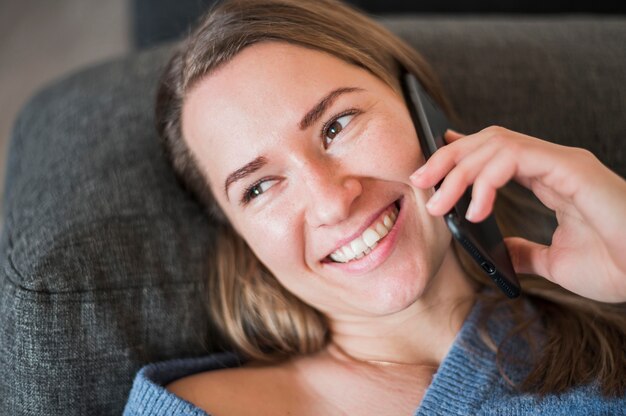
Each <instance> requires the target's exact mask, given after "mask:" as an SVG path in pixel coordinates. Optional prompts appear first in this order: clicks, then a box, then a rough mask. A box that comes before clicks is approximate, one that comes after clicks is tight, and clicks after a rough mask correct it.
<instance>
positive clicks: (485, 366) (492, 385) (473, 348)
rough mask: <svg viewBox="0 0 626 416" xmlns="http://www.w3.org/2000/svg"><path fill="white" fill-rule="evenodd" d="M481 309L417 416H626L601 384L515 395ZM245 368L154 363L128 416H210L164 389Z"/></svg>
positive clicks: (501, 323) (501, 315)
mask: <svg viewBox="0 0 626 416" xmlns="http://www.w3.org/2000/svg"><path fill="white" fill-rule="evenodd" d="M481 309H482V308H481V305H480V304H476V305H474V307H473V308H472V311H471V312H470V314H469V316H468V318H467V319H466V321H465V323H464V324H463V327H462V328H461V330H460V331H459V333H458V334H457V337H456V339H455V341H454V343H453V345H452V348H451V349H450V351H449V352H448V354H447V356H446V358H445V359H444V360H443V362H442V363H441V365H440V366H439V369H438V370H437V373H436V374H435V376H434V377H433V380H432V383H431V385H430V386H429V387H428V389H427V390H426V393H425V395H424V397H423V400H422V403H421V405H420V406H419V408H418V409H416V410H415V412H414V414H415V415H568V416H572V415H626V397H621V398H618V399H605V398H603V397H602V396H601V395H600V394H599V391H598V388H597V385H595V384H592V385H587V386H580V387H577V388H575V389H572V390H570V391H569V392H567V393H565V394H561V395H549V396H547V397H544V398H543V399H541V400H539V399H537V398H536V397H534V396H532V395H527V394H521V393H519V392H517V391H515V389H513V388H512V387H511V386H510V385H509V384H508V383H507V382H506V381H505V380H504V379H503V378H502V376H501V375H500V373H499V372H498V369H497V367H496V357H495V354H494V352H492V351H491V350H490V349H489V348H487V346H486V345H485V344H484V342H483V341H482V340H481V339H480V336H479V332H478V329H477V321H478V320H479V317H480V312H481ZM505 309H506V310H500V311H498V312H497V313H495V314H493V315H492V318H491V320H490V321H489V324H488V331H489V333H490V335H491V336H492V338H493V339H494V341H495V342H496V343H497V342H498V341H499V340H501V339H503V337H504V336H505V335H506V333H507V332H508V331H509V330H510V328H511V327H512V325H513V322H512V319H511V314H510V311H508V308H505ZM509 345H510V348H507V351H511V352H515V353H516V354H517V356H519V357H524V354H525V352H527V351H528V346H527V345H525V343H524V342H523V341H522V340H521V339H514V341H513V343H512V344H509ZM241 363H242V362H241V360H240V359H239V358H238V357H237V356H236V355H235V354H232V353H220V354H214V355H210V356H207V357H202V358H191V359H178V360H172V361H167V362H162V363H155V364H150V365H148V366H146V367H144V368H143V369H141V371H139V373H138V374H137V376H136V377H135V381H134V384H133V387H132V390H131V392H130V397H129V400H128V403H127V404H126V409H125V411H124V415H125V416H135V415H155V416H156V415H186V416H207V413H206V412H204V411H203V410H201V409H199V408H197V407H196V406H194V405H192V404H191V403H189V402H187V401H185V400H182V399H180V398H179V397H177V396H176V395H174V394H172V393H170V392H168V391H167V390H166V389H165V388H164V387H163V386H165V385H167V384H168V383H170V382H172V381H173V380H176V379H178V378H181V377H184V376H187V375H190V374H194V373H198V372H203V371H210V370H216V369H221V368H228V367H235V366H239V365H241ZM525 369H526V367H523V366H520V367H517V368H516V367H514V366H508V367H506V373H507V376H509V377H510V378H511V379H513V380H515V381H519V380H521V378H522V377H523V375H524V371H525ZM207 394H210V392H207Z"/></svg>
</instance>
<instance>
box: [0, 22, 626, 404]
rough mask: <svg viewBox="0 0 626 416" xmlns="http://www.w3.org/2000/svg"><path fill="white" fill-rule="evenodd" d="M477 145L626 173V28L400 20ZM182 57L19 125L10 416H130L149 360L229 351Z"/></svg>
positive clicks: (0, 318)
mask: <svg viewBox="0 0 626 416" xmlns="http://www.w3.org/2000/svg"><path fill="white" fill-rule="evenodd" d="M384 23H385V24H386V25H387V26H388V27H389V28H391V29H392V30H393V31H395V32H396V33H398V34H400V35H401V36H402V37H404V38H405V39H407V40H408V41H409V42H410V43H411V44H413V45H414V46H415V47H416V48H417V49H418V50H420V51H422V53H423V54H424V55H425V56H426V58H427V59H428V60H429V61H430V62H431V63H432V66H433V67H434V68H435V70H436V72H437V73H438V74H439V76H440V78H441V80H442V83H443V85H444V88H445V90H446V91H447V93H448V95H449V97H450V98H451V101H452V103H453V105H454V107H455V108H456V110H457V112H458V113H459V114H460V115H461V116H462V119H463V122H462V123H461V124H459V125H458V129H459V130H461V131H465V132H472V131H476V130H478V129H481V128H484V127H486V126H488V125H490V124H500V125H503V126H506V127H509V128H512V129H515V130H519V131H522V132H525V133H528V134H532V135H535V136H538V137H541V138H545V139H547V140H552V141H555V142H558V143H562V144H567V145H575V146H582V147H586V148H588V149H590V150H591V151H592V152H594V153H595V154H596V155H597V156H598V157H599V158H600V159H601V160H602V161H603V162H604V163H606V164H607V165H608V166H609V167H611V168H613V169H614V170H616V171H617V172H618V173H620V174H621V175H622V176H625V175H626V162H625V156H624V152H625V146H623V144H622V137H623V132H624V131H626V118H625V117H624V114H625V112H626V48H624V45H625V44H626V19H625V18H623V17H602V18H597V17H576V18H523V19H521V18H519V19H512V18H504V17H492V18H472V17H468V18H445V17H424V18H416V17H397V18H387V19H385V20H384ZM170 52H171V48H170V46H168V45H165V46H162V47H159V48H157V49H153V50H150V51H146V52H143V53H141V54H135V55H131V56H128V57H125V58H121V59H119V60H116V61H112V62H107V63H103V64H101V65H98V66H96V67H92V68H88V69H86V70H84V71H81V72H79V73H76V74H73V75H70V76H68V77H66V78H65V79H62V80H59V81H57V82H55V83H54V84H52V85H50V86H48V87H47V88H45V89H43V90H42V91H41V92H40V93H39V94H37V96H35V97H34V98H33V99H32V100H31V101H30V102H29V103H28V105H26V107H25V108H24V109H23V111H22V113H21V116H20V117H19V119H18V120H17V122H16V124H15V126H14V130H13V135H12V139H11V144H10V150H9V154H8V167H7V174H6V181H7V182H6V186H5V195H4V210H3V217H4V218H3V229H2V234H1V235H0V414H7V415H18V416H19V415H40V414H47V415H64V416H68V415H91V414H95V415H108V414H110V415H118V414H120V413H121V412H122V410H123V408H124V404H125V402H126V399H127V397H128V392H129V390H130V388H131V385H132V381H133V377H134V375H135V374H136V372H137V371H138V370H139V369H140V368H141V367H142V366H143V365H145V364H146V363H149V362H154V361H161V360H167V359H171V358H176V357H179V358H188V357H197V356H203V355H207V354H209V353H211V352H214V351H218V350H221V349H224V348H225V346H224V345H222V343H221V342H220V340H219V339H218V338H217V336H216V334H215V332H214V331H213V329H212V326H211V322H210V317H209V315H208V313H207V310H206V302H205V296H204V291H205V286H206V285H205V276H206V275H207V270H208V268H209V267H211V265H210V264H208V263H207V260H206V259H207V253H209V252H210V251H211V250H212V244H213V232H214V227H213V225H212V224H211V223H209V222H208V220H207V219H206V218H205V216H204V215H203V212H202V209H201V208H200V207H199V206H198V204H197V203H196V202H195V201H193V200H192V199H191V198H190V197H189V196H188V195H187V194H185V193H184V192H183V191H182V190H181V188H180V187H179V186H178V184H177V182H176V180H175V179H174V176H173V173H172V171H171V169H170V168H169V167H168V165H167V163H166V162H165V161H164V158H163V156H162V154H161V151H160V148H159V144H158V139H157V135H156V132H155V128H154V119H153V103H154V96H155V91H156V85H157V80H158V77H159V73H160V71H161V69H162V68H163V65H164V63H165V62H166V59H167V57H168V55H169V53H170Z"/></svg>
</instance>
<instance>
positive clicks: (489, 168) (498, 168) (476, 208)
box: [465, 148, 517, 222]
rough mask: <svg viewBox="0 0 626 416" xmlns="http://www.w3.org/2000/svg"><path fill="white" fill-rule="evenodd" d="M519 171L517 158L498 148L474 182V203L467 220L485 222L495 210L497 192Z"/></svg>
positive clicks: (470, 207)
mask: <svg viewBox="0 0 626 416" xmlns="http://www.w3.org/2000/svg"><path fill="white" fill-rule="evenodd" d="M516 171H517V165H516V162H515V158H514V157H513V155H512V154H511V153H510V151H509V150H508V149H506V148H498V150H497V151H495V152H493V154H491V155H490V157H489V159H488V160H487V161H485V164H484V167H483V168H482V170H481V171H480V172H479V173H478V175H477V177H476V179H475V180H474V184H473V189H472V201H471V202H470V206H469V207H468V209H467V213H466V215H465V218H467V219H468V220H469V221H472V222H480V221H483V220H484V219H485V218H487V216H488V215H489V214H491V211H492V210H493V204H494V201H495V199H496V192H497V190H498V189H499V188H501V187H503V186H504V185H506V183H507V182H509V180H511V178H513V176H514V175H515V172H516Z"/></svg>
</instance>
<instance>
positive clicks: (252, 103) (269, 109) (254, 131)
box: [182, 42, 382, 199]
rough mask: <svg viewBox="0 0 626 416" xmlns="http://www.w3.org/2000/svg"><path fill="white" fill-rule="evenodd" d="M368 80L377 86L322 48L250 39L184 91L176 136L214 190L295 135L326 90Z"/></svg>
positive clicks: (359, 84)
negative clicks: (180, 133)
mask: <svg viewBox="0 0 626 416" xmlns="http://www.w3.org/2000/svg"><path fill="white" fill-rule="evenodd" d="M372 82H373V83H375V84H376V83H378V84H381V83H382V81H380V80H378V79H377V78H375V77H374V76H373V75H371V74H369V72H367V71H365V70H363V69H361V68H358V67H356V66H354V65H351V64H348V63H347V62H345V61H343V60H341V59H339V58H337V57H335V56H332V55H330V54H327V53H324V52H320V51H316V50H312V49H308V48H304V47H300V46H296V45H292V44H287V43H282V42H263V43H259V44H255V45H253V46H249V47H247V48H245V49H244V50H243V51H241V52H240V53H239V54H237V55H236V56H235V57H234V58H233V59H232V60H231V61H229V62H227V63H226V64H225V65H223V66H221V67H219V68H218V69H217V70H216V71H215V72H213V73H211V74H209V75H208V76H206V77H205V78H203V79H202V80H200V81H199V82H198V83H196V85H195V86H194V87H193V88H192V90H191V91H190V92H189V93H188V94H187V96H186V97H185V100H184V104H183V112H182V127H183V136H184V137H185V140H186V142H187V144H188V145H189V147H190V149H191V151H192V152H193V154H194V155H195V157H196V158H197V160H198V162H199V164H200V167H201V168H202V169H203V170H204V173H205V175H206V176H207V177H208V178H209V182H210V184H211V186H212V188H213V189H214V192H215V193H216V194H217V193H220V194H221V193H222V187H223V185H222V183H223V181H224V178H225V177H226V175H228V173H230V172H231V171H232V170H234V169H237V168H239V167H240V166H241V165H242V164H243V163H246V162H248V161H250V160H252V159H254V158H255V157H257V156H259V155H260V154H262V153H263V152H264V150H265V149H267V148H268V147H271V146H272V145H276V144H277V143H278V142H279V141H281V140H285V138H286V136H287V135H289V134H290V133H292V132H293V133H296V132H297V131H298V123H299V121H300V119H301V118H302V116H303V115H304V113H305V112H306V111H308V110H309V109H310V108H311V107H312V106H313V105H314V104H315V103H316V102H317V101H318V100H319V99H320V98H321V97H323V96H324V95H325V94H327V93H328V92H330V91H331V90H333V89H335V88H339V87H360V88H364V89H368V83H370V84H371V83H372ZM216 196H217V195H216ZM218 199H220V197H219V196H218Z"/></svg>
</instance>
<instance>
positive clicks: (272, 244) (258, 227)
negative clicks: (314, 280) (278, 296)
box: [240, 207, 304, 289]
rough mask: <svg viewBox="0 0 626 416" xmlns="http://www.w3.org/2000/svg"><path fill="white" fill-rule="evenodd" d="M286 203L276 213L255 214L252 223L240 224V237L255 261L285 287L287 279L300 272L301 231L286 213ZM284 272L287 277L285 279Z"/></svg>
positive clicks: (287, 284) (295, 276)
mask: <svg viewBox="0 0 626 416" xmlns="http://www.w3.org/2000/svg"><path fill="white" fill-rule="evenodd" d="M289 212H292V211H290V210H289V209H288V208H287V207H285V209H284V210H283V211H282V215H280V216H277V217H276V216H271V218H270V216H260V217H255V221H254V224H241V227H240V228H241V229H242V231H243V234H242V236H243V238H244V239H245V240H246V241H247V243H248V246H249V247H250V248H251V250H252V251H253V252H254V254H255V255H256V256H257V258H258V259H259V261H261V263H263V264H264V265H265V267H267V268H268V270H269V271H271V272H272V274H274V276H276V277H277V278H278V280H279V281H281V283H283V285H284V286H286V287H287V288H288V289H289V286H290V282H289V280H296V279H297V278H298V276H300V275H301V274H302V273H303V269H302V264H304V258H303V253H304V247H303V238H302V236H303V234H302V232H301V231H300V230H301V225H299V224H297V223H296V222H295V221H294V220H293V219H292V218H291V216H290V215H289V214H288V213H289ZM285 276H288V277H289V278H288V279H287V280H286V278H285Z"/></svg>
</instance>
